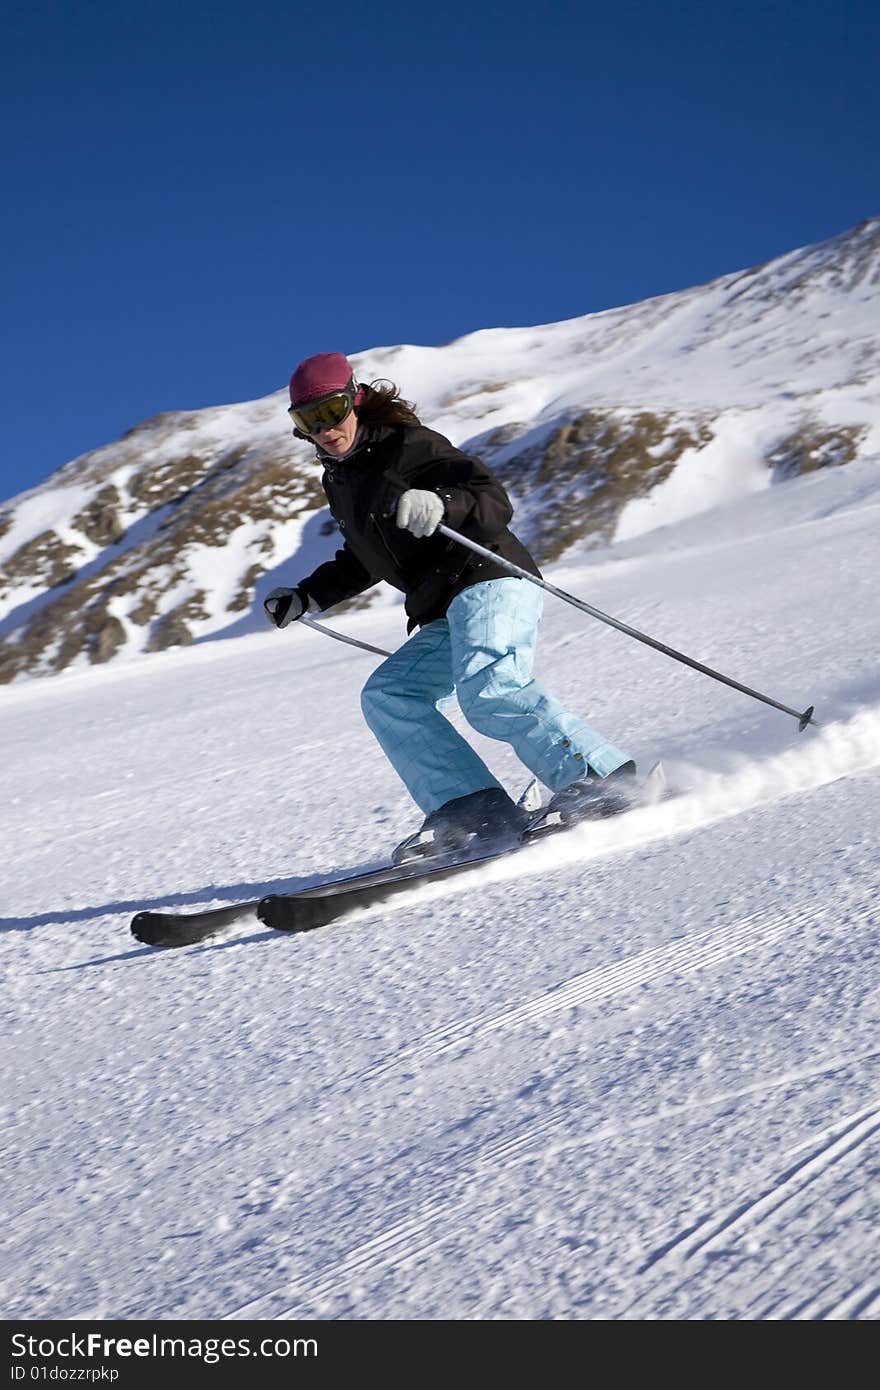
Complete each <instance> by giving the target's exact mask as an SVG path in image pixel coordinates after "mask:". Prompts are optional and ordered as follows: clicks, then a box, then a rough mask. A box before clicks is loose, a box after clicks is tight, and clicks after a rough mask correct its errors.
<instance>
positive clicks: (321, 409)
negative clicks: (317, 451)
mask: <svg viewBox="0 0 880 1390" xmlns="http://www.w3.org/2000/svg"><path fill="white" fill-rule="evenodd" d="M357 389H358V388H357V384H356V383H355V380H354V377H352V379H351V381H350V382H349V383H348V385H347V386H346V387H345V388H344V389H343V390H342V391H333V392H331V394H330V395H329V396H321V398H320V399H319V400H317V401H306V402H304V404H303V405H291V406H289V407H288V410H287V413H288V415H289V416H290V418H291V420H292V421H293V423H294V425H295V426H296V429H297V430H298V431H299V433H300V434H306V435H309V436H310V437H311V436H312V435H315V434H320V433H321V431H322V430H335V429H336V428H337V426H338V425H341V424H342V423H343V421H345V420H347V419H348V417H349V415H350V414H351V412H352V411H353V410H354V399H355V396H356V395H357Z"/></svg>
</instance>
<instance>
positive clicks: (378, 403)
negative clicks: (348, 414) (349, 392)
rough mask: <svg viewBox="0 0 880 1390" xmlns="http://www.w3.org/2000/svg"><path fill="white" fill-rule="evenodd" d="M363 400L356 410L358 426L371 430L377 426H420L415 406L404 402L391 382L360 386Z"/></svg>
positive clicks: (379, 381)
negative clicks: (364, 426)
mask: <svg viewBox="0 0 880 1390" xmlns="http://www.w3.org/2000/svg"><path fill="white" fill-rule="evenodd" d="M360 389H361V391H363V393H364V398H363V400H362V401H361V404H360V405H359V406H358V408H357V417H358V424H361V425H366V427H367V429H373V428H375V427H376V426H378V425H420V424H421V423H422V422H421V420H420V419H419V417H418V415H417V414H416V409H415V406H414V405H413V404H412V403H411V402H410V401H405V400H404V399H403V397H402V396H401V394H400V392H399V391H398V389H397V387H396V386H395V385H394V382H393V381H388V382H385V384H384V385H383V384H382V379H381V378H380V379H379V380H378V381H374V382H372V384H371V385H369V386H363V385H362V386H361V388H360Z"/></svg>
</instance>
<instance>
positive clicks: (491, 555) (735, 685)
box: [388, 474, 819, 733]
mask: <svg viewBox="0 0 880 1390" xmlns="http://www.w3.org/2000/svg"><path fill="white" fill-rule="evenodd" d="M388 476H390V477H391V480H392V482H395V483H397V485H398V486H399V487H402V488H404V490H406V489H407V488H408V487H409V483H407V482H406V481H405V480H404V479H403V478H401V477H400V476H399V475H395V474H389V475H388ZM437 530H438V531H439V532H440V534H441V535H443V536H448V538H449V539H450V540H451V541H457V542H458V544H459V545H464V546H467V548H468V550H473V551H474V553H475V554H476V555H482V556H483V558H484V559H486V560H491V561H492V563H493V564H495V565H500V566H501V568H502V569H505V570H507V571H508V573H510V574H514V575H516V576H517V578H518V579H527V580H528V581H529V583H530V584H537V586H538V588H539V589H546V591H547V593H548V594H555V595H556V597H557V598H561V599H562V600H563V602H565V603H570V604H571V605H572V607H573V608H579V609H580V610H581V612H582V613H588V614H589V615H590V617H591V618H598V619H599V622H600V623H607V624H608V626H609V627H616V628H617V631H618V632H625V633H626V635H627V637H634V638H635V639H636V641H637V642H644V644H645V646H646V647H653V648H654V650H655V651H658V652H663V653H664V655H665V656H671V657H672V659H673V660H674V661H680V662H682V663H683V665H685V666H690V667H692V668H693V670H695V671H702V673H703V675H704V676H711V677H712V679H713V680H716V681H721V683H722V684H723V685H729V686H730V687H731V689H732V690H739V691H740V692H741V693H742V694H743V695H751V697H752V699H753V700H761V701H763V703H764V704H765V705H772V706H773V708H774V709H778V710H782V713H783V714H790V715H791V716H792V718H793V719H796V720H797V721H798V729H799V730H800V731H801V733H803V731H804V729H805V728H806V727H807V725H808V724H815V725H817V726H818V723H819V721H818V719H814V718H813V708H814V706H813V705H810V706H809V708H808V709H805V710H804V711H803V712H801V711H800V710H796V709H792V708H791V707H790V706H789V705H783V704H780V702H779V701H778V700H773V699H771V698H770V696H769V695H762V694H761V692H760V690H752V688H751V687H750V686H748V685H742V684H741V683H740V682H739V681H735V680H734V679H733V678H732V677H731V676H725V675H722V673H721V672H720V671H713V669H712V667H711V666H704V665H703V663H702V662H701V661H695V660H694V658H693V657H691V656H685V654H684V652H678V651H676V650H675V648H674V647H667V645H666V643H665V642H658V641H657V639H656V638H654V637H649V636H648V635H647V633H644V632H639V630H638V628H635V627H630V626H629V624H628V623H622V622H620V620H619V619H618V618H612V617H611V616H610V614H608V613H603V612H602V610H601V609H599V608H594V607H593V605H592V604H590V603H584V601H583V599H580V598H575V597H574V595H573V594H567V593H566V592H565V590H564V589H557V587H556V585H555V584H550V583H548V582H547V580H546V579H539V578H538V576H537V575H536V574H530V573H529V571H528V570H524V569H520V567H519V565H515V564H513V562H512V561H510V560H505V558H504V556H503V555H496V554H495V551H494V550H487V549H486V547H485V546H484V545H479V544H478V543H477V542H476V541H472V540H469V539H468V537H467V536H463V535H462V534H461V532H460V531H453V530H452V527H451V526H445V525H444V524H443V523H442V522H441V523H440V525H439V526H438V527H437Z"/></svg>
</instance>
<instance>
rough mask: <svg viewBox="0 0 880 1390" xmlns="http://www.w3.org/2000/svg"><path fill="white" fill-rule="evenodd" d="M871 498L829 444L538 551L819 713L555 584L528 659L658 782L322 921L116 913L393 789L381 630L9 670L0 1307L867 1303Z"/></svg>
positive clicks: (299, 858) (329, 1308)
mask: <svg viewBox="0 0 880 1390" xmlns="http://www.w3.org/2000/svg"><path fill="white" fill-rule="evenodd" d="M878 521H880V473H878V470H877V466H876V461H874V462H873V463H871V462H864V463H859V462H856V463H854V464H852V465H851V466H850V467H849V468H846V469H837V470H831V471H828V472H824V473H816V474H812V475H810V476H809V477H805V478H802V479H799V480H797V481H794V482H792V483H791V484H790V485H788V486H787V487H785V488H776V489H773V490H772V491H770V492H769V493H763V494H761V495H759V496H751V497H745V498H742V499H740V500H739V501H738V502H736V503H731V504H730V505H729V506H728V507H726V508H718V509H716V510H714V511H712V512H710V513H708V514H707V515H706V516H703V517H700V518H695V519H691V520H689V521H685V522H680V523H678V524H676V525H674V526H670V527H668V528H666V529H664V530H662V531H654V532H652V533H651V534H650V535H643V536H641V537H639V538H636V539H632V540H630V541H627V542H623V543H621V544H619V545H617V546H615V547H614V549H613V550H604V551H598V552H592V553H590V554H589V555H584V556H582V557H581V558H580V559H579V560H573V561H572V562H571V563H570V564H568V565H566V566H565V567H559V568H557V569H554V570H553V572H552V576H551V577H552V578H553V579H554V580H555V581H556V582H557V583H558V584H561V585H562V586H564V587H565V588H567V589H568V590H569V591H572V592H575V593H577V594H579V595H581V596H582V597H584V598H585V599H587V600H588V601H590V602H592V603H593V604H596V605H597V606H599V607H601V608H602V609H604V610H605V611H607V612H611V613H613V614H614V615H615V616H617V617H620V618H622V619H623V620H624V621H626V622H628V623H630V624H634V625H635V626H638V627H642V628H645V629H647V630H648V631H649V632H651V633H652V635H654V636H656V637H658V638H660V639H661V640H664V641H666V642H667V643H670V644H671V645H674V646H678V647H683V648H685V649H686V650H687V651H688V652H689V653H690V654H692V655H694V656H697V657H698V658H700V659H701V660H703V661H705V662H708V663H710V664H712V665H714V666H717V667H720V668H721V669H722V670H724V671H726V672H728V673H730V674H731V675H734V676H735V677H737V678H738V679H740V680H743V681H745V682H747V683H749V684H753V685H755V686H757V687H758V688H759V689H762V690H764V691H766V692H767V693H769V694H771V695H773V696H774V697H775V698H778V699H781V700H783V701H785V702H786V703H790V704H792V705H794V706H796V707H797V708H803V707H804V706H806V705H807V704H808V703H812V702H815V705H816V714H817V718H818V719H819V720H820V721H821V725H820V727H819V728H816V729H809V730H807V731H806V732H805V733H803V734H799V733H798V731H797V725H796V723H795V721H794V720H791V719H789V718H788V717H787V716H785V715H782V714H779V713H777V712H775V711H773V710H770V709H768V708H767V707H765V706H763V705H760V704H757V703H755V702H754V701H751V700H749V699H747V698H745V697H744V696H742V695H739V694H737V693H735V692H733V691H731V690H729V689H726V688H724V687H722V686H720V685H718V684H716V683H714V682H711V681H709V680H708V679H706V678H705V677H703V676H701V675H698V674H695V673H694V672H692V671H690V670H687V669H685V668H684V667H681V666H679V665H676V664H674V663H673V662H671V661H669V660H668V659H666V658H664V657H662V656H660V655H659V654H658V653H656V652H654V651H650V650H648V649H646V648H644V647H642V646H639V645H638V644H636V643H635V642H633V641H632V640H630V639H628V638H626V637H624V636H623V635H621V634H620V633H618V632H616V631H612V630H609V629H607V628H605V627H602V626H600V625H599V624H597V623H595V622H593V621H591V620H590V619H589V618H587V617H585V616H584V615H582V614H580V613H577V612H574V611H572V610H571V609H570V608H567V607H565V606H564V605H562V604H561V603H560V602H559V601H558V600H556V599H552V598H548V599H547V603H546V611H545V618H544V624H543V629H542V639H541V643H540V647H539V657H540V661H539V666H540V675H541V677H542V678H543V679H544V680H545V682H546V683H547V684H548V685H549V686H550V687H551V688H552V689H553V690H554V691H555V692H556V693H558V694H559V695H560V696H561V697H562V698H564V699H565V700H566V701H568V702H569V703H570V704H571V705H573V706H574V707H575V708H577V709H579V710H582V711H583V712H584V713H585V714H587V715H588V716H589V717H590V719H591V720H592V721H593V722H595V723H596V724H597V725H598V726H599V727H600V728H602V729H603V730H605V731H607V733H608V734H609V736H610V737H613V738H614V740H615V741H616V742H618V743H619V744H621V745H622V746H623V747H624V748H627V749H630V750H631V751H632V753H633V755H634V756H635V757H636V758H637V759H638V760H639V762H640V763H641V765H642V766H643V767H644V768H647V767H648V765H649V764H650V763H651V762H652V761H653V760H654V759H655V758H656V757H657V756H661V757H662V758H663V760H664V763H665V765H666V768H667V771H668V773H669V776H670V778H671V779H672V780H673V781H674V782H675V783H676V784H677V785H678V786H679V787H680V788H681V789H683V791H684V795H683V796H682V797H681V798H679V799H678V800H676V801H672V802H669V803H667V804H665V805H662V806H659V807H655V808H653V809H644V810H640V811H637V812H634V813H631V814H630V815H629V816H627V817H625V818H621V819H619V820H617V821H613V822H607V823H603V824H601V825H597V826H593V827H589V826H587V827H581V828H578V829H576V830H573V831H571V832H569V833H568V834H566V835H561V836H559V837H557V838H554V839H553V840H551V841H547V842H545V843H544V844H543V845H542V846H540V847H538V848H536V849H535V850H534V851H529V852H528V853H527V854H525V855H522V856H520V857H518V858H517V859H515V860H511V861H508V862H506V863H505V862H503V861H502V862H497V863H495V864H493V865H491V866H488V867H482V868H480V869H476V870H474V871H472V872H469V873H467V874H466V875H465V876H463V877H461V878H458V879H455V880H451V881H449V882H446V883H443V884H441V885H436V886H434V887H432V888H430V889H429V890H427V891H424V892H413V893H410V894H409V895H408V896H406V897H404V898H401V899H397V900H395V901H394V902H393V903H392V904H389V905H386V906H384V907H380V908H377V909H374V910H372V911H370V912H361V913H360V914H353V915H351V916H350V917H349V918H347V919H345V920H342V921H340V922H339V923H337V924H336V925H334V926H332V927H328V928H326V929H324V930H322V931H318V932H316V933H314V934H312V935H309V936H304V937H292V936H285V935H281V934H276V933H272V932H270V931H268V930H266V929H264V928H263V927H262V926H261V925H260V924H259V923H258V922H256V921H254V922H253V923H252V924H249V923H247V922H246V923H245V924H244V925H243V926H239V927H237V928H235V929H230V930H229V931H228V932H227V934H226V935H225V936H224V937H221V938H219V939H217V940H215V941H213V942H211V943H207V944H204V945H203V946H200V947H194V948H190V949H187V950H182V951H176V952H167V951H166V952H162V951H158V950H152V949H149V948H145V947H141V946H139V945H138V944H137V943H136V942H134V941H133V939H132V938H131V937H130V935H129V932H128V924H129V919H130V917H131V915H132V913H133V912H134V911H136V910H137V909H139V908H141V907H144V906H148V907H156V908H162V907H168V906H172V905H173V906H177V907H180V906H192V907H196V906H200V905H206V904H213V903H220V902H227V901H232V900H235V899H243V898H249V897H252V896H254V895H258V894H260V893H262V892H264V891H277V890H279V889H283V888H284V887H285V886H290V887H295V886H297V885H307V884H310V883H312V882H314V881H315V880H316V879H317V878H318V877H319V876H320V875H323V874H326V873H327V872H341V871H343V870H345V869H347V868H350V867H353V866H367V865H372V864H375V863H377V862H379V861H380V860H381V859H382V858H383V856H384V854H385V852H386V849H387V847H389V846H390V845H391V844H392V843H393V842H394V841H395V840H396V839H397V838H399V837H401V836H402V835H403V834H404V833H406V832H407V831H408V830H409V829H410V828H411V827H412V826H413V825H414V823H415V821H416V819H417V817H416V814H415V812H414V808H413V807H412V806H411V805H410V804H409V803H408V801H407V798H406V796H405V794H404V793H403V792H402V789H401V787H400V786H399V784H398V783H397V781H396V779H395V777H394V774H393V773H392V771H391V770H390V768H389V767H388V766H387V764H386V763H385V761H384V759H383V757H382V755H381V753H380V752H379V750H378V748H377V747H376V746H375V745H374V744H373V742H372V741H371V738H370V736H369V734H368V733H367V731H366V729H365V727H364V726H363V725H362V722H361V718H360V713H359V707H358V692H359V688H360V685H361V683H362V681H363V680H364V678H365V677H366V675H367V674H368V672H369V670H370V669H372V666H373V664H374V662H375V660H376V658H374V657H369V656H367V655H365V654H362V653H359V652H355V651H352V650H351V649H349V648H347V647H342V646H340V645H339V644H337V643H334V642H332V641H329V640H328V639H327V638H326V637H323V636H321V635H319V634H316V633H314V632H307V631H304V630H303V629H302V628H297V627H296V626H294V627H293V628H292V629H290V630H288V631H286V632H284V633H278V632H274V631H271V632H266V633H264V634H258V635H253V636H250V637H243V638H242V639H241V640H239V641H236V642H226V643H213V644H208V645H205V646H201V647H194V648H190V649H189V650H186V651H173V652H167V653H164V654H160V655H157V656H156V657H155V658H153V659H152V660H150V661H148V662H143V663H137V664H129V665H117V666H111V667H105V668H103V669H99V670H91V671H85V672H82V673H65V674H62V675H60V676H59V677H58V678H57V679H55V680H52V681H38V682H30V683H25V684H19V685H16V686H13V687H9V688H7V689H6V690H5V691H4V692H2V694H0V705H2V712H3V719H2V726H0V757H2V765H3V786H4V796H3V799H2V805H0V835H2V843H3V845H4V858H5V866H4V890H5V892H4V896H5V906H4V917H3V928H4V930H3V933H2V943H3V948H4V965H3V975H4V986H5V987H4V990H3V1003H2V1017H3V1034H4V1038H3V1048H2V1058H3V1062H2V1066H3V1096H4V1100H5V1108H6V1113H5V1121H6V1123H5V1130H4V1152H3V1173H4V1181H3V1185H2V1224H3V1232H4V1238H5V1239H4V1253H3V1257H2V1260H3V1263H2V1271H0V1272H2V1279H0V1306H2V1307H3V1310H4V1314H5V1316H7V1317H10V1318H18V1317H23V1318H73V1317H76V1318H89V1319H97V1318H129V1319H133V1318H201V1317H204V1318H213V1319H227V1320H231V1321H235V1320H236V1319H243V1318H298V1317H303V1316H311V1317H317V1318H322V1319H335V1318H367V1319H383V1318H389V1319H416V1318H419V1319H439V1318H456V1319H473V1318H478V1319H487V1318H493V1319H497V1318H505V1319H510V1318H522V1319H539V1318H540V1319H543V1318H563V1319H599V1318H602V1319H648V1318H663V1319H690V1318H712V1319H734V1318H736V1319H752V1320H754V1319H762V1320H763V1319H822V1318H830V1319H871V1318H876V1317H877V1315H878V1313H880V1276H878V1268H880V1263H878V1255H880V1251H878V1230H880V1183H878V1161H880V1028H878V1024H880V981H878V964H880V937H878V907H877V901H878V886H880V863H878V848H877V827H878V824H880V670H878V666H877V653H878V650H880V612H878V605H877V602H876V583H877V559H878V549H877V528H878ZM511 582H512V583H513V582H519V581H514V580H512V581H511ZM340 626H342V627H343V628H344V629H345V630H346V631H348V632H349V633H351V634H353V635H357V636H358V637H360V638H362V639H364V640H368V641H372V642H374V643H377V644H378V645H380V646H395V645H397V644H398V643H399V641H400V640H401V639H402V631H403V624H402V621H401V616H400V612H399V609H397V608H388V609H377V610H374V611H370V612H367V613H362V614H352V615H349V616H348V617H346V618H343V619H342V620H341V622H340ZM476 741H477V742H478V743H479V744H480V746H481V747H482V748H483V749H484V750H485V751H486V752H487V756H489V757H490V759H491V761H492V764H493V766H494V767H495V769H496V770H497V771H498V773H499V775H501V776H502V778H503V779H504V780H505V782H506V784H507V785H508V786H509V787H510V788H511V790H513V791H514V792H518V791H519V790H520V788H521V786H522V785H523V782H524V780H525V774H524V772H523V770H522V769H521V768H520V767H519V766H518V765H517V764H516V763H515V761H514V760H513V759H512V758H511V757H510V756H509V755H508V754H507V752H506V750H504V749H502V748H500V747H497V746H495V747H492V748H488V747H487V745H486V744H485V743H482V742H481V741H480V740H479V739H477V740H476Z"/></svg>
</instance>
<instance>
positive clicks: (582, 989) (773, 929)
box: [353, 906, 824, 1081]
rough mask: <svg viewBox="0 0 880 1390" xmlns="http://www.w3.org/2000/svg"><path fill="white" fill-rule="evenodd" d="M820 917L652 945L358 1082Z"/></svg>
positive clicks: (399, 1057) (450, 1033)
mask: <svg viewBox="0 0 880 1390" xmlns="http://www.w3.org/2000/svg"><path fill="white" fill-rule="evenodd" d="M823 918H824V909H823V908H822V907H820V906H813V907H806V908H805V909H803V910H802V911H801V912H800V913H797V914H796V915H791V914H788V915H785V916H783V917H779V916H777V915H776V914H774V915H773V916H772V917H770V919H769V920H768V919H767V918H766V916H765V915H764V914H762V913H761V912H760V911H755V912H753V913H750V914H749V915H748V916H746V917H741V918H738V919H737V920H736V921H735V922H732V923H730V925H729V926H727V927H724V928H721V929H720V930H710V931H705V932H700V933H699V934H697V935H696V936H690V937H686V938H685V939H684V940H682V941H672V942H669V943H667V944H666V945H663V946H654V947H651V948H650V949H649V950H647V951H642V952H641V953H640V954H639V955H636V956H632V957H630V958H628V959H624V960H621V961H616V962H614V963H613V964H612V965H603V966H598V967H597V968H596V969H594V970H588V971H586V972H585V973H584V974H582V975H575V976H574V978H573V979H571V980H569V981H568V982H567V983H566V984H563V985H554V986H552V987H551V988H550V989H549V990H548V991H546V992H544V993H543V994H540V995H538V996H537V997H536V998H534V999H530V1000H527V1001H526V1002H525V1003H523V1004H520V1005H517V1006H516V1007H514V1008H511V1009H503V1010H501V1012H499V1013H490V1014H476V1015H475V1016H474V1017H473V1018H469V1019H465V1020H464V1021H462V1022H461V1023H455V1024H451V1025H450V1024H447V1025H445V1026H443V1027H441V1028H436V1029H434V1030H433V1031H432V1032H430V1033H427V1034H425V1036H424V1037H423V1038H422V1039H421V1040H420V1041H419V1042H417V1043H415V1044H412V1045H410V1046H409V1047H404V1048H402V1049H400V1050H399V1051H397V1052H395V1053H394V1054H393V1055H392V1056H391V1057H385V1058H382V1059H381V1060H380V1061H378V1062H377V1063H375V1064H374V1065H373V1066H372V1067H368V1068H367V1069H366V1070H364V1071H361V1072H360V1073H358V1075H357V1077H356V1078H353V1079H356V1080H358V1081H372V1080H374V1079H375V1078H377V1077H379V1076H382V1075H384V1074H385V1073H386V1072H388V1071H392V1070H394V1069H395V1068H396V1067H398V1066H400V1065H401V1063H404V1062H406V1063H417V1064H418V1063H422V1062H427V1061H430V1060H433V1059H434V1058H436V1057H440V1056H442V1055H443V1054H444V1053H446V1052H450V1051H451V1050H452V1049H454V1048H456V1047H458V1046H460V1045H461V1044H463V1043H472V1042H475V1041H477V1040H478V1039H480V1038H485V1037H488V1036H489V1035H490V1034H492V1033H498V1032H501V1031H503V1030H504V1029H507V1028H517V1027H522V1026H523V1025H525V1024H529V1023H533V1022H535V1021H537V1020H541V1019H545V1018H548V1017H549V1016H550V1015H551V1014H554V1013H558V1012H559V1011H560V1010H562V1009H573V1008H577V1007H578V1006H580V1005H584V1004H592V1003H596V1002H597V1001H599V1000H603V999H610V998H612V997H613V996H614V995H616V994H623V993H625V992H627V991H630V990H634V989H639V988H642V987H644V986H647V985H650V984H652V983H653V982H655V981H657V980H660V979H662V978H664V977H665V976H668V975H690V974H693V973H694V972H695V971H697V970H705V969H707V968H709V967H711V966H715V965H720V964H721V963H722V962H724V961H727V960H732V959H733V958H734V957H736V956H740V955H745V954H746V953H747V952H749V951H755V950H759V949H760V948H761V947H766V946H772V945H773V944H775V943H776V942H777V941H780V940H782V939H783V938H784V937H786V936H787V935H789V933H791V932H793V931H794V930H802V929H806V928H808V927H810V926H814V925H816V924H817V923H818V922H819V921H821V920H823Z"/></svg>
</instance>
